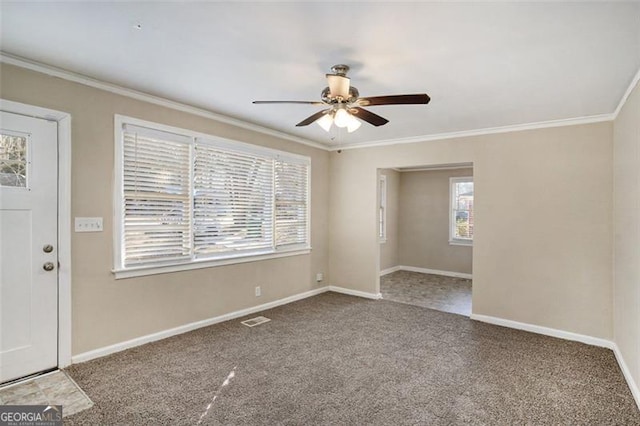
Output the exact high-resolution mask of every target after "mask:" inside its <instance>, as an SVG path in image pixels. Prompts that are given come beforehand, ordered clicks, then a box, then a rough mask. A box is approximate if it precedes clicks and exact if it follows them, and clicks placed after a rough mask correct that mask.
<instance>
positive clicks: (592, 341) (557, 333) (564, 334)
mask: <svg viewBox="0 0 640 426" xmlns="http://www.w3.org/2000/svg"><path fill="white" fill-rule="evenodd" d="M470 318H471V319H472V320H475V321H480V322H486V323H489V324H494V325H499V326H502V327H509V328H515V329H517V330H523V331H529V332H531V333H537V334H543V335H545V336H551V337H557V338H560V339H564V340H572V341H575V342H581V343H585V344H587V345H591V346H599V347H601V348H608V349H612V350H613V346H614V343H613V342H612V341H610V340H606V339H600V338H598V337H592V336H587V335H586V334H578V333H572V332H570V331H564V330H558V329H555V328H549V327H543V326H540V325H534V324H528V323H524V322H518V321H512V320H508V319H504V318H497V317H492V316H488V315H480V314H471V316H470Z"/></svg>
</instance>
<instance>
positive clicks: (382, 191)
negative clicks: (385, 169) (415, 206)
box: [378, 175, 387, 244]
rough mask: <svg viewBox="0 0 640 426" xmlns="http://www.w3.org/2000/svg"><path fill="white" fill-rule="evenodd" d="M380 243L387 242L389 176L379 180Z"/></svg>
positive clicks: (382, 176) (381, 176) (383, 176)
mask: <svg viewBox="0 0 640 426" xmlns="http://www.w3.org/2000/svg"><path fill="white" fill-rule="evenodd" d="M378 242H380V243H381V244H384V243H386V242H387V176H386V175H380V177H379V178H378Z"/></svg>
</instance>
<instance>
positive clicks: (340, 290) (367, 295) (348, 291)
mask: <svg viewBox="0 0 640 426" xmlns="http://www.w3.org/2000/svg"><path fill="white" fill-rule="evenodd" d="M328 290H329V291H333V292H335V293H342V294H348V295H349V296H356V297H364V298H365V299H374V300H378V299H382V294H380V293H378V294H376V293H367V292H364V291H359V290H352V289H350V288H344V287H338V286H335V285H330V286H329V288H328Z"/></svg>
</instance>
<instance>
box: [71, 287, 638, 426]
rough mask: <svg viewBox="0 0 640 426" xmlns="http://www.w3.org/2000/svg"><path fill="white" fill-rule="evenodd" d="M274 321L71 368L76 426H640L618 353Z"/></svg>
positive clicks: (326, 317) (354, 321) (395, 306)
mask: <svg viewBox="0 0 640 426" xmlns="http://www.w3.org/2000/svg"><path fill="white" fill-rule="evenodd" d="M261 315H264V316H266V317H269V318H271V321H270V322H268V323H265V324H262V325H260V326H257V327H254V328H248V327H245V326H243V325H241V324H240V320H234V321H230V322H226V323H222V324H217V325H214V326H210V327H206V328H202V329H199V330H196V331H193V332H190V333H186V334H183V335H180V336H175V337H172V338H169V339H165V340H162V341H159V342H154V343H150V344H147V345H144V346H140V347H137V348H133V349H129V350H127V351H124V352H120V353H117V354H113V355H110V356H108V357H104V358H101V359H97V360H94V361H90V362H86V363H83V364H78V365H74V366H71V367H70V368H69V369H68V372H69V374H70V375H71V376H72V377H73V379H74V380H76V382H77V383H78V384H79V385H80V386H81V387H82V389H83V390H84V391H85V392H86V393H87V395H88V396H89V397H90V398H91V399H92V400H93V401H94V403H95V405H94V406H93V407H92V408H90V409H88V410H85V411H83V412H81V413H78V414H75V415H73V416H70V417H68V418H66V419H65V424H78V425H86V424H149V425H165V424H167V425H168V424H185V425H186V424H190V425H194V424H198V422H201V424H207V425H222V424H224V425H255V424H268V425H274V424H279V425H282V424H290V425H302V424H305V425H309V424H350V425H364V424H376V425H404V424H432V425H450V424H466V423H469V424H491V425H495V424H501V425H510V424H594V425H595V424H597V425H602V424H620V425H622V424H624V425H629V424H640V413H639V412H638V410H637V408H636V406H635V404H634V401H633V398H632V396H631V393H630V391H629V389H628V387H627V385H626V383H625V381H624V378H623V377H622V374H621V372H620V370H619V368H618V366H617V364H616V361H615V357H614V355H613V353H612V352H611V351H610V350H607V349H602V348H596V347H591V346H587V345H583V344H580V343H575V342H568V341H563V340H559V339H554V338H550V337H545V336H540V335H536V334H531V333H527V332H523V331H517V330H511V329H507V328H502V327H498V326H493V325H488V324H483V323H478V322H474V321H471V320H469V319H468V318H465V317H462V316H460V315H454V314H449V313H444V312H438V311H434V310H430V309H425V308H420V307H416V306H410V305H405V304H400V303H394V302H388V301H384V300H382V301H373V300H366V299H361V298H356V297H350V296H344V295H339V294H335V293H326V294H322V295H319V296H316V297H313V298H309V299H306V300H302V301H299V302H296V303H292V304H289V305H286V306H281V307H279V308H275V309H272V310H268V311H264V312H262V313H261ZM225 382H226V383H227V384H226V385H224V383H225Z"/></svg>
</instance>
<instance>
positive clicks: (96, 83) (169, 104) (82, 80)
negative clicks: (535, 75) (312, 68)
mask: <svg viewBox="0 0 640 426" xmlns="http://www.w3.org/2000/svg"><path fill="white" fill-rule="evenodd" d="M0 62H1V63H6V64H9V65H14V66H17V67H21V68H25V69H29V70H32V71H36V72H40V73H43V74H46V75H50V76H53V77H58V78H62V79H64V80H68V81H72V82H75V83H79V84H83V85H85V86H90V87H94V88H96V89H100V90H104V91H107V92H111V93H115V94H117V95H121V96H126V97H129V98H132V99H136V100H140V101H143V102H148V103H151V104H154V105H159V106H163V107H166V108H171V109H173V110H177V111H182V112H186V113H189V114H193V115H197V116H200V117H204V118H209V119H212V120H216V121H218V122H221V123H225V124H230V125H232V126H236V127H239V128H242V129H246V130H251V131H254V132H257V133H261V134H264V135H268V136H273V137H277V138H280V139H285V140H289V141H292V142H297V143H300V144H303V145H307V146H311V147H313V148H317V149H321V150H324V151H339V150H345V149H358V148H370V147H377V146H387V145H401V144H409V143H418V142H429V141H437V140H446V139H454V138H463V137H470V136H483V135H491V134H498V133H509V132H519V131H524V130H534V129H545V128H550V127H563V126H574V125H579V124H589V123H600V122H603V121H613V120H615V118H616V117H617V116H618V114H619V112H620V110H621V109H622V107H623V106H624V104H625V102H626V100H627V98H628V97H629V95H630V94H631V92H632V91H633V89H634V88H635V86H636V85H637V84H638V82H639V81H640V70H638V72H637V73H636V75H635V77H634V78H633V80H632V81H631V84H630V85H629V87H628V88H627V91H626V92H625V94H624V95H623V96H622V98H621V99H620V102H619V103H618V106H617V108H616V110H615V111H614V112H612V113H609V114H600V115H592V116H587V117H576V118H568V119H561V120H550V121H541V122H535V123H526V124H515V125H510V126H500V127H489V128H485V129H476V130H464V131H459V132H447V133H436V134H430V135H421V136H412V137H408V138H399V139H386V140H379V141H368V142H355V143H351V144H342V145H340V146H327V145H324V144H321V143H318V142H315V141H312V140H310V139H305V138H301V137H299V136H294V135H291V134H289V133H285V132H282V131H279V130H275V129H271V128H268V127H264V126H260V125H258V124H254V123H249V122H247V121H243V120H240V119H237V118H232V117H228V116H226V115H222V114H219V113H215V112H212V111H209V110H205V109H202V108H197V107H194V106H191V105H188V104H184V103H181V102H176V101H172V100H169V99H165V98H161V97H159V96H154V95H150V94H147V93H144V92H139V91H137V90H133V89H129V88H126V87H122V86H118V85H116V84H112V83H106V82H103V81H100V80H96V79H94V78H91V77H88V76H85V75H83V74H79V73H75V72H72V71H68V70H65V69H62V68H57V67H53V66H51V65H46V64H43V63H41V62H36V61H32V60H30V59H26V58H22V57H20V56H16V55H12V54H9V53H6V52H2V51H0Z"/></svg>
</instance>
